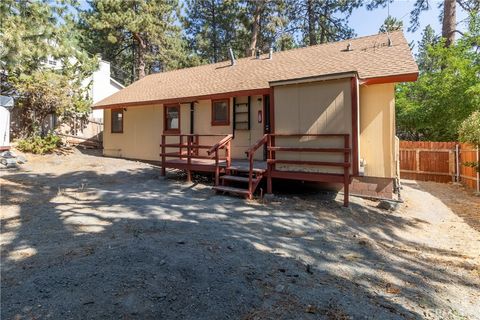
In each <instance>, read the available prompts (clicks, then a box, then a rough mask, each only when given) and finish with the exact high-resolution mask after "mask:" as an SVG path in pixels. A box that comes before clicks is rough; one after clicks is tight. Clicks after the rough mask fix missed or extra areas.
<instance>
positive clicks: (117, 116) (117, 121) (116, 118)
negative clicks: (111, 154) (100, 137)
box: [112, 109, 123, 133]
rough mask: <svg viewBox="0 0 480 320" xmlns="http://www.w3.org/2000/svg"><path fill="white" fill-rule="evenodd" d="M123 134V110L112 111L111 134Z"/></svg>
mask: <svg viewBox="0 0 480 320" xmlns="http://www.w3.org/2000/svg"><path fill="white" fill-rule="evenodd" d="M122 132H123V109H115V110H112V133H122Z"/></svg>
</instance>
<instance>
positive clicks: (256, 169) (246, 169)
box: [227, 166, 267, 173]
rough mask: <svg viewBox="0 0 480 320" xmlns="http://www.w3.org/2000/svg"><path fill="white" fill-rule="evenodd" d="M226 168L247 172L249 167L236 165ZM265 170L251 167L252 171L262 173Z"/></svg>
mask: <svg viewBox="0 0 480 320" xmlns="http://www.w3.org/2000/svg"><path fill="white" fill-rule="evenodd" d="M227 170H234V171H240V172H249V171H250V169H249V168H245V167H237V166H230V167H227ZM265 171H267V170H266V169H259V168H253V172H257V173H263V172H265Z"/></svg>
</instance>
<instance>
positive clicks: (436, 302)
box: [0, 151, 480, 320]
mask: <svg viewBox="0 0 480 320" xmlns="http://www.w3.org/2000/svg"><path fill="white" fill-rule="evenodd" d="M27 158H28V159H29V162H28V163H26V164H24V165H22V166H21V168H20V169H18V170H2V171H0V174H1V218H2V224H1V233H2V234H1V258H2V267H1V280H2V282H1V318H2V319H48V318H50V319H245V320H247V319H252V320H253V319H480V230H479V228H478V221H480V209H479V208H480V199H479V197H475V196H472V195H471V194H469V193H468V192H466V191H465V190H464V189H462V188H461V187H459V186H455V185H446V184H435V183H423V182H413V181H405V182H404V183H403V188H404V189H403V198H404V199H405V203H404V204H403V205H402V206H401V207H400V208H399V209H398V210H397V211H395V212H388V211H384V210H381V209H378V208H376V205H377V203H375V202H372V201H368V200H363V199H359V198H354V197H352V199H351V201H352V204H351V206H350V208H348V209H346V208H342V206H341V200H342V197H341V196H339V197H338V198H335V197H334V196H333V197H332V196H331V195H329V194H323V195H322V194H311V193H307V194H302V193H301V190H298V192H297V193H298V194H296V195H295V194H283V195H280V196H276V197H274V198H272V199H270V200H269V201H268V202H267V201H263V200H257V201H246V200H243V199H241V198H232V197H228V196H221V195H215V194H214V193H213V191H211V189H210V187H209V185H208V182H207V183H205V179H197V180H196V181H194V183H185V182H184V180H182V176H181V175H179V174H178V173H174V172H170V173H169V175H168V177H167V178H166V179H164V178H162V177H159V170H158V168H156V167H154V166H151V165H148V164H144V163H139V162H134V161H127V160H121V159H111V158H104V157H101V156H100V155H99V154H98V153H92V152H87V153H85V152H83V153H82V152H79V151H75V152H74V153H73V154H69V155H49V156H27Z"/></svg>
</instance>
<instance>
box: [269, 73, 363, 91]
mask: <svg viewBox="0 0 480 320" xmlns="http://www.w3.org/2000/svg"><path fill="white" fill-rule="evenodd" d="M352 77H358V73H357V71H347V72H339V73H331V74H326V75H320V76H311V77H302V78H294V79H285V80H276V81H269V82H268V84H269V85H270V86H271V87H274V86H283V85H289V84H301V83H309V82H317V81H329V80H339V79H346V78H352Z"/></svg>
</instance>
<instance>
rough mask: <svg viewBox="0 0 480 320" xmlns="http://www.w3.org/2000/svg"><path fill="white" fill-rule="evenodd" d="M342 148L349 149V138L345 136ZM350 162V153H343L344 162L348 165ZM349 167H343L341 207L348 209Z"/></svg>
mask: <svg viewBox="0 0 480 320" xmlns="http://www.w3.org/2000/svg"><path fill="white" fill-rule="evenodd" d="M344 139H345V142H344V148H345V149H349V148H350V141H349V140H350V137H349V136H348V135H347V136H345V138H344ZM349 161H350V153H349V152H345V155H344V162H345V163H348V162H349ZM349 189H350V166H344V167H343V206H344V207H348V204H349V197H350V190H349Z"/></svg>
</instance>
